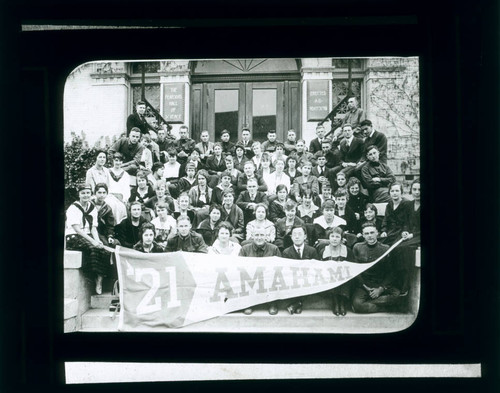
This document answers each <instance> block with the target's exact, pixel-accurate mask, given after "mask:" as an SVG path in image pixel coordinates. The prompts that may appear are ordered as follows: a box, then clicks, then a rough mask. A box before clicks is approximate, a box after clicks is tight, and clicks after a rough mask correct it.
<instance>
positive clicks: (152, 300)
mask: <svg viewBox="0 0 500 393" xmlns="http://www.w3.org/2000/svg"><path fill="white" fill-rule="evenodd" d="M165 272H166V273H167V274H168V287H167V288H168V291H169V292H170V294H169V295H170V296H169V297H170V300H169V301H168V302H167V308H174V307H180V305H181V302H180V301H179V299H178V298H177V281H176V278H177V277H176V271H175V267H174V266H169V267H166V268H165ZM127 273H128V272H127ZM144 276H151V288H149V290H148V292H147V293H146V295H145V296H144V297H143V298H142V300H141V301H140V303H139V304H138V305H137V309H136V312H137V315H144V314H150V313H153V312H157V311H160V310H161V308H162V304H161V296H155V295H156V294H157V292H158V289H159V288H160V272H159V271H158V270H156V269H153V268H137V269H135V275H134V279H135V281H136V282H141V281H142V278H143V277H144Z"/></svg>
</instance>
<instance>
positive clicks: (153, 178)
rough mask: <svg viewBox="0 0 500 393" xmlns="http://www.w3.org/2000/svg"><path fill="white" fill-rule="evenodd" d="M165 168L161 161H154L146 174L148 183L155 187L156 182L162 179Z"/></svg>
mask: <svg viewBox="0 0 500 393" xmlns="http://www.w3.org/2000/svg"><path fill="white" fill-rule="evenodd" d="M164 170H165V168H164V166H163V163H162V162H155V163H154V164H153V167H152V168H151V173H150V174H149V175H148V183H149V184H150V185H151V187H153V189H156V183H158V182H159V181H161V180H163V172H164Z"/></svg>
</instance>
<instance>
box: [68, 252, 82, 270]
mask: <svg viewBox="0 0 500 393" xmlns="http://www.w3.org/2000/svg"><path fill="white" fill-rule="evenodd" d="M81 267H82V253H81V252H80V251H71V250H64V268H65V269H80V268H81Z"/></svg>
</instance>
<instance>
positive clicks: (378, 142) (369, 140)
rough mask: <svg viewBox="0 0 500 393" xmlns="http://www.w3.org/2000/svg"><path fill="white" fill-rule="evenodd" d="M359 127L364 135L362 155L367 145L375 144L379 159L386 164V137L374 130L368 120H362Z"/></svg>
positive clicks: (364, 153) (364, 154)
mask: <svg viewBox="0 0 500 393" xmlns="http://www.w3.org/2000/svg"><path fill="white" fill-rule="evenodd" d="M360 127H361V130H362V131H363V133H364V135H365V136H366V138H365V142H364V146H363V157H365V156H366V153H367V151H366V149H367V148H368V147H369V146H377V147H378V151H379V161H380V162H382V163H384V164H387V137H386V136H385V135H384V134H382V133H381V132H378V131H375V130H374V129H373V124H372V122H371V121H370V120H364V121H362V122H361V124H360Z"/></svg>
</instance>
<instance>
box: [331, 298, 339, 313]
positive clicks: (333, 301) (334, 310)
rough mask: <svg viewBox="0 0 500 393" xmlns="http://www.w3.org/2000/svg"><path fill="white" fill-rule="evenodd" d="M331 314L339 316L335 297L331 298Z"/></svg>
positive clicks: (337, 302) (337, 301)
mask: <svg viewBox="0 0 500 393" xmlns="http://www.w3.org/2000/svg"><path fill="white" fill-rule="evenodd" d="M332 312H333V313H334V314H335V315H336V316H339V315H340V307H339V300H338V299H337V298H336V297H334V298H332Z"/></svg>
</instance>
